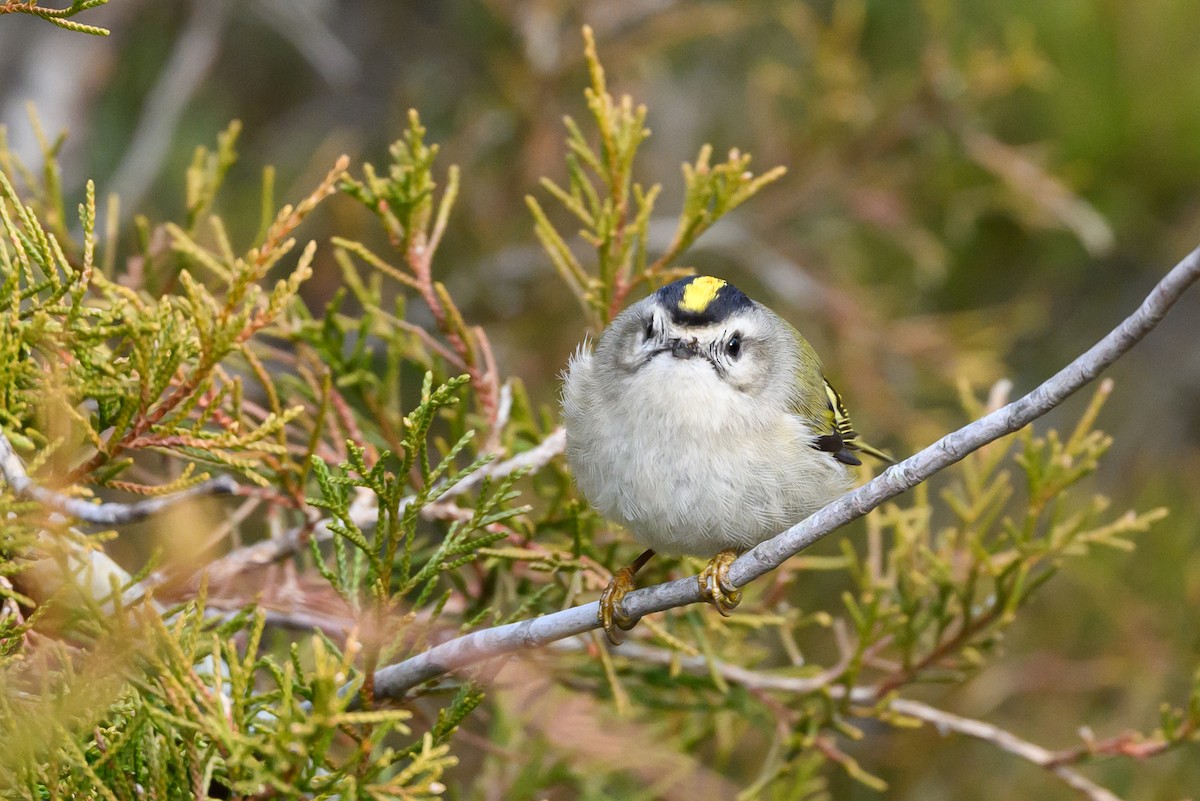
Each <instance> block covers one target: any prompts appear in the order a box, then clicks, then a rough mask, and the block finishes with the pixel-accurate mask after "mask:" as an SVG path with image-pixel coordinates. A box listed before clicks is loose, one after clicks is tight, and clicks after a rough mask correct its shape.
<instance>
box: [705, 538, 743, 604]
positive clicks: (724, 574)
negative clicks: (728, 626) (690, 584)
mask: <svg viewBox="0 0 1200 801" xmlns="http://www.w3.org/2000/svg"><path fill="white" fill-rule="evenodd" d="M737 557H738V552H737V551H735V550H732V549H730V550H727V551H721V552H720V553H719V554H717V555H716V556H714V557H713V558H712V560H711V561H709V563H708V564H707V565H705V566H704V570H703V571H701V573H700V575H699V576H697V577H696V578H697V580H698V581H699V582H700V597H701V598H703V599H704V600H706V601H708V602H709V603H710V604H712V605H713V606H715V607H717V611H718V612H720V613H721V614H722V615H724V616H725V617H729V613H730V612H732V611H733V609H734V607H736V606H737V605H738V604H740V603H741V602H742V591H741V590H739V589H738V588H737V587H734V586H733V585H731V584H730V583H729V566H730V565H732V564H733V560H734V559H737Z"/></svg>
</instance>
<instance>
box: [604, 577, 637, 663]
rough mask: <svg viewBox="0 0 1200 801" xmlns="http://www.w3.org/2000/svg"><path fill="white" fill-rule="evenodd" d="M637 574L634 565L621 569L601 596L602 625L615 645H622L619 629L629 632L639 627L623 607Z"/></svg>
mask: <svg viewBox="0 0 1200 801" xmlns="http://www.w3.org/2000/svg"><path fill="white" fill-rule="evenodd" d="M636 572H637V569H636V568H635V567H634V566H633V565H626V566H625V567H623V568H621V569H620V570H618V571H617V572H616V573H614V574H613V577H612V581H610V582H608V586H607V587H605V588H604V592H603V593H601V595H600V625H601V626H603V627H604V633H605V634H607V635H608V641H609V642H611V643H612V644H613V645H620V644H621V637H620V635H618V634H617V629H621V630H622V631H629V630H630V629H631V628H633V627H634V626H636V625H637V618H633V617H630V616H629V615H627V614H625V607H624V606H623V605H622V601H624V600H625V595H626V594H627V593H628V592H629V591H630V590H632V589H633V574H634V573H636Z"/></svg>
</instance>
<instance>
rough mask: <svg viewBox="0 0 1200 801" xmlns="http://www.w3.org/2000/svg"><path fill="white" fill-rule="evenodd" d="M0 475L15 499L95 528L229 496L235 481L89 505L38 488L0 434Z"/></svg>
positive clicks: (221, 478)
mask: <svg viewBox="0 0 1200 801" xmlns="http://www.w3.org/2000/svg"><path fill="white" fill-rule="evenodd" d="M0 475H3V476H4V480H5V481H6V482H7V483H8V486H10V487H12V490H13V492H14V493H16V495H17V496H18V497H21V498H26V499H28V500H31V501H36V502H37V503H40V504H41V505H42V506H45V507H46V508H47V509H50V510H52V511H55V512H58V513H59V514H61V515H64V516H66V517H73V518H75V519H77V520H82V521H84V522H85V523H92V524H93V525H97V526H123V525H128V524H129V523H136V522H138V521H139V520H145V519H146V518H147V517H150V516H151V515H155V514H158V513H159V512H161V511H163V510H164V509H166V508H168V507H171V506H174V505H175V504H177V503H180V502H182V501H186V500H189V499H191V498H198V497H201V496H205V495H229V494H232V493H233V492H234V491H236V490H237V482H236V481H234V480H233V479H232V478H230V477H229V476H217V477H216V478H214V479H210V480H209V481H204V482H201V483H199V484H196V485H195V486H192V487H188V488H187V489H184V490H180V491H179V492H172V493H171V494H170V495H163V496H161V497H157V498H147V499H146V500H144V501H135V502H133V503H92V502H91V501H89V500H86V499H84V498H72V497H70V496H68V495H63V494H62V493H59V492H55V491H54V490H50V489H46V488H45V487H39V486H38V485H37V484H36V483H34V481H33V479H31V478H30V477H29V476H28V474H26V472H25V465H23V464H21V458H20V457H19V456H17V452H16V451H14V450H13V447H12V445H11V444H10V443H9V441H8V437H6V436H5V435H4V432H3V431H0Z"/></svg>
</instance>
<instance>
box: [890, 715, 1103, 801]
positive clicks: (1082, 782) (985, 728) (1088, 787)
mask: <svg viewBox="0 0 1200 801" xmlns="http://www.w3.org/2000/svg"><path fill="white" fill-rule="evenodd" d="M888 708H889V709H891V710H892V711H893V712H898V713H899V714H901V715H907V716H908V717H910V718H916V719H917V720H920V721H922V722H924V723H929V724H932V725H933V726H934V727H935V728H936V729H937V730H938V732H939V733H941V734H945V733H946V732H948V731H953V732H957V733H959V734H965V735H966V736H967V737H974V738H975V739H977V740H983V741H984V742H987V743H991V744H992V745H994V746H996V747H997V748H999V749H1000V750H1001V751H1007V752H1008V753H1010V754H1012V755H1014V756H1018V757H1020V758H1021V759H1024V760H1026V761H1028V762H1032V763H1033V764H1034V765H1037V766H1038V767H1042V768H1045V769H1046V770H1048V771H1050V772H1051V773H1053V774H1054V775H1055V776H1057V777H1058V778H1059V779H1061V780H1062V781H1063V782H1064V783H1065V784H1066V785H1067V786H1068V787H1070V788H1071V789H1072V790H1077V791H1079V792H1080V793H1082V794H1083V795H1084V796H1086V797H1087V798H1088V799H1090V801H1121V799H1120V797H1118V796H1116V795H1113V793H1111V792H1109V791H1108V790H1106V789H1105V788H1103V787H1101V786H1100V785H1098V784H1096V783H1095V782H1093V781H1092V780H1091V779H1088V778H1087V777H1085V776H1083V775H1082V774H1080V773H1077V772H1075V771H1074V770H1072V769H1070V768H1068V767H1067V766H1065V765H1056V764H1054V757H1055V754H1054V752H1053V751H1048V750H1046V749H1045V748H1042V747H1041V746H1040V745H1037V744H1036V743H1031V742H1029V741H1028V740H1023V739H1021V738H1020V737H1018V736H1017V735H1015V734H1013V733H1012V732H1010V731H1006V730H1005V729H1002V728H1000V727H999V726H994V725H992V724H991V723H985V722H984V721H982V720H975V719H974V718H964V717H961V716H959V715H954V714H951V713H950V712H944V711H942V710H940V709H937V708H935V707H932V706H930V705H929V704H923V703H921V702H920V701H913V700H910V699H907V698H893V699H892V700H891V701H889V702H888Z"/></svg>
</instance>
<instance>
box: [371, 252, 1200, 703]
mask: <svg viewBox="0 0 1200 801" xmlns="http://www.w3.org/2000/svg"><path fill="white" fill-rule="evenodd" d="M1198 278H1200V248H1197V249H1196V250H1193V251H1192V252H1191V253H1190V254H1188V256H1187V257H1186V258H1184V259H1183V260H1182V261H1181V262H1179V264H1177V265H1176V266H1175V267H1174V268H1173V269H1172V270H1171V271H1170V272H1169V273H1167V275H1166V276H1165V277H1164V278H1163V279H1162V280H1161V281H1160V282H1159V283H1158V285H1157V286H1156V287H1155V288H1154V290H1153V291H1152V292H1151V293H1150V295H1149V296H1147V298H1146V299H1145V300H1144V301H1143V302H1142V305H1141V306H1140V307H1139V308H1138V309H1137V310H1136V311H1135V312H1134V313H1133V314H1131V315H1130V316H1129V317H1127V318H1126V319H1125V320H1124V321H1123V322H1122V323H1121V324H1120V325H1119V326H1117V327H1116V328H1115V329H1113V330H1112V331H1111V332H1110V333H1109V334H1108V335H1107V336H1105V337H1104V338H1103V339H1102V340H1100V341H1099V342H1098V343H1096V344H1095V345H1094V346H1092V347H1091V348H1090V349H1089V350H1088V351H1087V352H1086V353H1084V354H1083V355H1081V356H1080V357H1078V358H1077V359H1075V360H1074V361H1073V362H1071V363H1070V364H1069V365H1067V366H1066V367H1065V368H1063V369H1062V370H1060V371H1059V372H1058V373H1056V374H1055V375H1054V376H1053V377H1051V378H1050V379H1048V380H1047V381H1045V382H1044V383H1042V384H1041V385H1040V386H1038V387H1037V388H1035V389H1034V390H1033V391H1032V392H1030V393H1029V394H1027V395H1025V396H1023V397H1021V398H1019V399H1018V400H1016V401H1014V402H1012V403H1009V404H1007V405H1006V406H1004V407H1002V408H1000V409H998V410H996V411H994V412H992V413H990V414H988V415H986V416H984V417H982V418H980V419H979V420H976V421H975V422H973V423H970V424H969V425H966V426H964V427H963V428H961V429H959V430H958V431H955V432H953V433H951V434H948V435H946V436H945V437H943V438H942V439H940V440H938V441H937V442H935V443H933V444H932V445H930V446H929V447H927V448H925V449H924V450H922V451H920V452H919V453H917V454H916V455H914V456H911V457H909V458H908V459H905V460H904V461H902V462H900V463H899V464H896V465H893V466H892V467H890V468H888V469H887V470H886V471H885V472H884V473H883V474H881V475H879V476H877V477H876V478H874V479H872V480H871V481H869V482H867V483H866V484H864V485H862V486H861V487H858V488H857V489H855V490H852V491H851V492H849V493H847V494H846V495H843V496H842V497H841V498H839V499H838V500H836V501H834V502H832V503H830V504H829V505H827V506H825V507H824V508H823V509H821V510H820V511H818V512H816V513H815V514H813V515H811V516H810V517H808V518H807V519H805V520H803V521H801V522H800V523H797V524H796V525H794V526H792V527H791V528H789V529H788V530H787V531H784V532H783V533H781V534H779V535H777V536H776V537H774V538H772V539H770V540H767V541H766V542H764V543H762V544H760V545H758V546H756V547H755V548H753V549H751V550H750V551H748V552H747V553H745V554H743V555H742V556H741V557H739V558H738V560H737V561H736V562H734V563H733V565H732V567H731V569H730V572H729V578H730V580H731V582H732V583H733V584H734V585H735V586H743V585H745V584H747V583H749V582H750V581H753V580H754V579H756V578H758V577H760V576H762V575H764V574H766V573H768V572H770V571H771V570H774V569H775V568H777V567H778V566H779V565H781V564H782V563H783V562H784V561H786V560H787V559H788V558H790V557H792V556H794V555H795V554H797V553H799V552H800V551H802V550H804V549H805V548H807V547H809V546H810V545H812V544H813V543H815V542H817V541H818V540H820V539H822V538H823V537H825V536H827V535H829V534H830V533H832V532H833V531H836V530H837V529H838V528H840V527H841V526H843V525H845V524H846V523H849V522H850V521H852V520H855V519H857V518H859V517H862V516H864V515H866V514H867V513H868V512H870V511H871V510H872V509H874V508H876V507H877V506H879V505H880V504H882V503H884V502H885V501H887V500H889V499H891V498H894V497H896V496H897V495H899V494H900V493H902V492H905V491H907V490H909V489H912V488H913V487H915V486H917V485H918V484H920V483H921V482H923V481H925V480H926V479H928V478H929V477H930V476H933V475H934V474H935V473H938V472H939V471H941V470H944V469H945V468H947V467H949V466H950V465H952V464H954V463H955V462H958V461H959V460H961V459H962V458H963V457H965V456H966V455H967V454H969V453H971V452H973V451H975V450H978V449H979V448H981V447H983V446H984V445H986V444H987V443H989V442H992V441H994V440H997V439H999V438H1000V437H1003V436H1006V435H1008V434H1012V433H1014V432H1016V431H1018V430H1020V429H1021V428H1023V427H1025V426H1026V425H1028V424H1029V423H1031V422H1033V421H1034V420H1036V419H1037V418H1039V417H1041V416H1042V415H1043V414H1045V413H1046V412H1047V411H1049V410H1050V409H1052V408H1054V407H1055V406H1057V405H1058V404H1060V403H1062V402H1063V400H1065V399H1066V398H1067V397H1068V396H1070V395H1071V394H1072V393H1074V392H1076V391H1078V390H1079V389H1080V388H1082V387H1083V386H1085V385H1086V384H1088V383H1089V382H1090V381H1091V380H1092V379H1094V378H1095V377H1096V376H1097V375H1098V374H1099V373H1100V372H1101V371H1103V370H1104V369H1105V368H1106V367H1108V366H1109V365H1110V364H1112V363H1113V362H1115V361H1116V360H1117V359H1118V358H1120V357H1121V356H1122V355H1124V354H1125V353H1126V352H1127V351H1129V349H1130V348H1132V347H1133V346H1134V345H1135V344H1137V342H1139V341H1140V340H1141V339H1142V338H1143V337H1144V336H1146V334H1148V333H1149V332H1150V331H1151V330H1153V328H1154V327H1155V326H1156V325H1157V324H1158V323H1159V321H1160V320H1162V318H1163V317H1164V316H1165V315H1166V313H1167V312H1168V311H1169V310H1170V308H1171V306H1172V305H1173V304H1174V303H1175V301H1176V300H1178V299H1179V297H1180V296H1181V295H1182V294H1183V293H1184V291H1185V290H1187V288H1188V287H1189V286H1191V285H1192V284H1193V283H1194V282H1195V281H1196V280H1197V279H1198ZM700 600H701V597H700V591H699V585H698V584H697V582H696V579H695V577H690V578H684V579H679V580H676V581H671V582H667V583H664V584H659V585H656V586H654V587H647V588H645V589H642V590H637V591H636V592H633V593H630V594H629V595H628V596H626V598H625V604H624V605H625V611H626V613H627V614H628V615H630V616H631V617H634V618H638V617H642V616H644V615H648V614H651V613H653V612H662V611H665V610H667V609H673V608H676V607H680V606H686V605H688V604H693V603H697V602H699V601H700ZM597 610H598V605H597V604H596V603H595V602H593V603H589V604H584V605H582V606H576V607H573V608H571V609H564V610H563V611H561V612H555V613H553V614H549V615H543V616H541V617H538V618H534V619H531V620H523V621H518V622H516V623H510V624H507V625H503V626H496V627H494V628H489V629H482V630H480V631H475V632H471V633H470V634H466V635H463V636H462V637H458V638H456V639H454V640H450V641H448V642H445V643H442V644H440V645H438V646H435V647H433V648H431V649H430V650H428V651H426V652H424V653H422V654H418V655H417V656H415V657H412V658H410V659H407V660H405V661H403V662H400V663H398V664H395V665H390V666H388V667H385V668H383V669H382V670H380V671H379V672H378V673H377V674H376V676H375V677H374V679H375V697H376V698H377V699H379V698H399V697H402V696H403V695H404V694H405V693H406V692H407V691H408V690H410V689H411V688H413V687H415V686H417V685H418V684H421V683H422V682H425V681H428V680H429V679H432V678H435V677H437V676H440V675H442V674H445V673H448V672H451V671H454V670H458V669H460V668H463V667H466V666H467V665H471V664H473V663H475V662H478V661H481V660H485V659H492V658H495V657H498V656H501V655H503V654H507V653H512V652H514V651H519V650H522V649H527V648H538V647H542V646H544V645H546V644H548V643H550V642H553V641H555V640H560V639H563V638H564V637H570V636H572V635H576V634H582V633H583V632H585V631H590V630H592V629H595V628H597V627H598V625H599V624H598V622H597Z"/></svg>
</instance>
